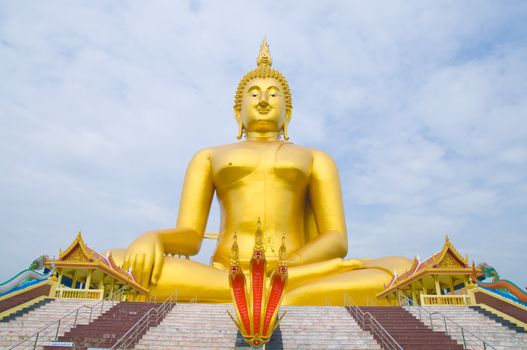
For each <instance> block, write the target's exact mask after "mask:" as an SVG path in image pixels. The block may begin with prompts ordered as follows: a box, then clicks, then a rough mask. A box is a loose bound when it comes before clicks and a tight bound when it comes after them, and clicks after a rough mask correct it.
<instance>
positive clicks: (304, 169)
mask: <svg viewBox="0 0 527 350" xmlns="http://www.w3.org/2000/svg"><path fill="white" fill-rule="evenodd" d="M312 158H313V155H312V151H311V150H310V149H309V148H305V147H300V146H297V145H294V144H291V143H286V142H281V141H273V142H269V141H246V142H239V143H236V144H231V145H225V146H220V147H217V148H214V149H212V152H211V167H212V174H213V183H214V186H215V190H216V194H217V197H218V200H219V203H220V210H221V227H220V239H219V240H218V245H217V247H216V252H215V254H214V256H213V258H212V260H213V263H214V264H215V265H216V266H220V265H221V266H223V267H226V266H228V264H229V261H230V257H231V246H232V238H233V235H234V232H236V233H237V236H238V245H239V248H240V262H241V263H242V266H244V265H245V266H246V265H247V264H248V261H249V260H250V257H251V254H252V249H253V245H254V235H255V231H256V221H257V219H258V218H260V220H261V222H262V231H263V238H264V246H265V248H266V256H267V258H268V260H269V261H270V262H272V261H273V260H275V259H276V255H277V253H278V247H279V245H280V242H281V237H282V234H283V233H285V237H286V247H287V250H288V252H294V251H296V250H297V249H299V248H301V247H302V246H303V245H304V244H305V238H304V210H305V203H306V193H307V187H308V184H309V178H310V175H311V167H312V162H313V159H312Z"/></svg>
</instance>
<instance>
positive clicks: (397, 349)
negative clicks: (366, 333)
mask: <svg viewBox="0 0 527 350" xmlns="http://www.w3.org/2000/svg"><path fill="white" fill-rule="evenodd" d="M344 303H345V304H350V305H346V309H347V310H348V312H349V313H350V314H352V315H353V314H354V315H355V316H356V317H354V318H355V320H357V321H359V320H360V321H359V322H360V323H362V326H361V328H362V329H363V330H366V325H367V323H368V322H369V326H370V330H371V332H372V335H377V337H378V340H379V341H380V342H381V343H382V344H380V345H381V346H382V347H383V348H384V349H387V350H404V349H403V347H402V346H401V345H400V344H399V343H398V342H397V341H396V340H395V339H394V338H393V337H392V335H391V334H390V333H389V332H388V331H387V330H386V329H385V328H384V327H383V326H382V325H381V324H380V323H379V321H377V319H376V318H375V317H374V316H373V315H372V314H371V313H369V312H364V311H363V310H362V309H361V308H360V307H359V306H358V305H357V303H355V301H354V300H353V299H352V298H351V297H350V296H349V295H348V294H347V293H344ZM373 333H374V334H373Z"/></svg>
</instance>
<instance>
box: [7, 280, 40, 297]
mask: <svg viewBox="0 0 527 350" xmlns="http://www.w3.org/2000/svg"><path fill="white" fill-rule="evenodd" d="M46 281H47V279H45V280H33V281H29V282H22V283H21V284H19V285H18V287H15V288H13V289H11V290H10V291H9V292H5V293H2V294H0V297H3V296H4V295H7V294H10V293H13V292H16V291H17V290H21V289H25V288H27V287H31V286H34V285H36V284H39V283H42V282H46Z"/></svg>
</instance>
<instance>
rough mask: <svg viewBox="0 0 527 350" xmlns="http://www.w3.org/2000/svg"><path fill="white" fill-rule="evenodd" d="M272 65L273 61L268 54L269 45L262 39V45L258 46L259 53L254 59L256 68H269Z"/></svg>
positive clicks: (265, 39)
mask: <svg viewBox="0 0 527 350" xmlns="http://www.w3.org/2000/svg"><path fill="white" fill-rule="evenodd" d="M272 64H273V59H272V58H271V53H270V52H269V44H268V43H267V38H266V37H264V38H263V40H262V44H261V45H260V52H259V53H258V57H257V58H256V65H257V66H258V67H262V66H267V67H271V65H272Z"/></svg>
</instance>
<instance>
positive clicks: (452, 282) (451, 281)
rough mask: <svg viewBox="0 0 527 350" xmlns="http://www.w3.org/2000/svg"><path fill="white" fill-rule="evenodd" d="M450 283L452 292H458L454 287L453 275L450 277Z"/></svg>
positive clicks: (452, 293)
mask: <svg viewBox="0 0 527 350" xmlns="http://www.w3.org/2000/svg"><path fill="white" fill-rule="evenodd" d="M448 284H449V288H450V294H451V295H454V294H456V289H455V288H454V278H453V277H452V276H450V277H449V278H448Z"/></svg>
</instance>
